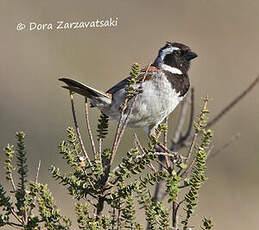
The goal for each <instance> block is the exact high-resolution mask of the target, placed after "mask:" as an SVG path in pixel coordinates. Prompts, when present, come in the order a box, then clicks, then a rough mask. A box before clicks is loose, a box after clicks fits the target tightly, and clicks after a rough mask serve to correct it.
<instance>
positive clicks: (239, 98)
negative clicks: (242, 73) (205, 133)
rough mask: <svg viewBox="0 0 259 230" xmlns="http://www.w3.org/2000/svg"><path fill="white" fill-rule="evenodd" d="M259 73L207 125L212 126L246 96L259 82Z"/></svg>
mask: <svg viewBox="0 0 259 230" xmlns="http://www.w3.org/2000/svg"><path fill="white" fill-rule="evenodd" d="M258 81H259V75H258V76H257V77H256V78H255V80H254V81H253V82H252V83H251V84H250V85H249V86H248V87H247V88H246V89H245V90H244V91H243V92H242V93H241V94H240V95H238V96H237V97H236V98H235V99H234V100H233V101H232V102H231V103H229V104H228V105H227V106H226V107H225V108H224V109H223V110H222V111H221V112H220V113H219V114H218V115H216V116H215V117H214V118H213V119H212V120H211V121H210V122H208V124H207V127H210V126H212V125H214V124H215V123H217V122H218V121H219V119H220V118H221V117H222V116H224V115H225V114H226V113H227V112H228V111H229V110H230V109H232V107H233V106H234V105H236V104H237V103H238V102H239V101H240V100H241V99H242V98H243V97H244V96H246V95H247V94H248V93H249V92H250V91H251V90H252V89H253V88H254V87H255V86H256V84H257V83H258Z"/></svg>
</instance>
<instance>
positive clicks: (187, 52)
mask: <svg viewBox="0 0 259 230" xmlns="http://www.w3.org/2000/svg"><path fill="white" fill-rule="evenodd" d="M196 57H197V54H196V53H194V52H192V51H191V49H190V48H189V47H188V46H186V45H184V44H181V43H177V42H167V43H166V44H165V46H163V47H162V48H161V49H160V50H159V53H158V56H157V58H156V60H155V61H154V63H153V65H154V66H156V67H158V68H164V69H169V68H170V67H173V68H175V72H176V73H177V69H178V70H179V72H182V73H187V71H188V70H189V68H190V62H191V60H192V59H194V58H196Z"/></svg>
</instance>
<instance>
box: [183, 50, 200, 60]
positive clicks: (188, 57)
mask: <svg viewBox="0 0 259 230" xmlns="http://www.w3.org/2000/svg"><path fill="white" fill-rule="evenodd" d="M185 55H186V59H187V60H188V61H190V60H192V59H194V58H196V57H198V55H197V54H196V53H194V52H192V51H188V52H187V53H186V54H185Z"/></svg>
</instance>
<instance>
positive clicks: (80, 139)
mask: <svg viewBox="0 0 259 230" xmlns="http://www.w3.org/2000/svg"><path fill="white" fill-rule="evenodd" d="M69 93H70V101H71V107H72V114H73V119H74V124H75V128H76V133H77V137H78V139H79V143H80V146H81V149H82V151H83V153H84V155H85V158H86V160H87V161H88V164H89V165H90V166H92V163H91V161H90V158H89V156H88V154H87V152H86V150H85V146H84V143H83V140H82V136H81V134H80V129H79V126H78V123H77V119H76V112H75V105H74V99H73V93H72V91H69Z"/></svg>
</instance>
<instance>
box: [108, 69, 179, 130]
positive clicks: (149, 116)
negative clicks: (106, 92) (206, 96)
mask: <svg viewBox="0 0 259 230" xmlns="http://www.w3.org/2000/svg"><path fill="white" fill-rule="evenodd" d="M136 87H139V86H138V85H136ZM142 87H143V92H142V93H141V94H139V96H138V99H137V101H136V104H135V106H134V108H133V111H132V114H131V115H130V117H129V121H128V126H129V127H144V129H145V131H147V132H154V131H155V128H157V126H158V124H160V123H161V122H162V121H163V120H164V119H165V118H166V117H167V116H168V115H169V114H170V113H171V112H172V111H173V110H174V109H175V108H176V106H177V105H178V104H179V102H180V101H181V100H182V99H183V97H180V96H179V95H180V93H179V92H178V93H177V92H176V91H175V90H174V89H173V88H172V85H171V83H170V82H169V81H168V80H167V78H166V77H165V76H164V73H163V72H162V71H161V72H160V73H159V74H158V76H156V78H155V79H153V80H152V81H145V82H143V85H142ZM124 94H125V90H124V89H123V90H119V91H118V92H116V94H115V95H113V101H112V104H111V105H110V107H109V108H108V109H107V110H106V111H105V109H104V112H106V114H107V115H109V116H110V117H111V118H112V119H113V120H116V121H118V120H119V119H120V110H119V109H118V108H119V106H120V105H121V104H123V101H122V99H123V98H124V96H123V95H124ZM124 116H125V118H124V119H126V115H124Z"/></svg>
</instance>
